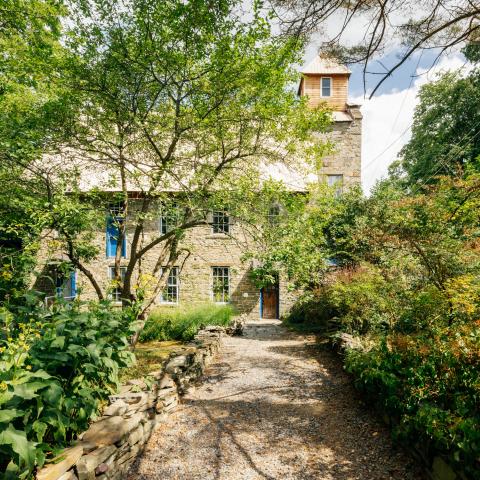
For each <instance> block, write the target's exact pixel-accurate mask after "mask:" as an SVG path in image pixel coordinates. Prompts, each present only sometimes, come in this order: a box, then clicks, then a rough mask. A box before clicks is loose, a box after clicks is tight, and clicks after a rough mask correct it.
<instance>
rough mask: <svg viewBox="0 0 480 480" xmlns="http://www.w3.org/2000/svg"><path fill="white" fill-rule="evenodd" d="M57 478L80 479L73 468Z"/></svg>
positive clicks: (60, 479)
mask: <svg viewBox="0 0 480 480" xmlns="http://www.w3.org/2000/svg"><path fill="white" fill-rule="evenodd" d="M57 480H78V477H77V476H76V475H75V472H74V471H73V470H69V471H68V472H67V473H64V474H63V475H62V476H61V477H58V479H57Z"/></svg>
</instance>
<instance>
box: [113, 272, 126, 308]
mask: <svg viewBox="0 0 480 480" xmlns="http://www.w3.org/2000/svg"><path fill="white" fill-rule="evenodd" d="M109 271H110V280H111V281H113V280H114V278H115V267H110V269H109ZM126 271H127V267H120V278H121V279H122V285H123V281H124V280H125V272H126ZM110 295H111V299H112V300H113V301H114V302H121V301H122V288H121V286H120V285H115V287H114V288H113V290H112V293H111V294H110Z"/></svg>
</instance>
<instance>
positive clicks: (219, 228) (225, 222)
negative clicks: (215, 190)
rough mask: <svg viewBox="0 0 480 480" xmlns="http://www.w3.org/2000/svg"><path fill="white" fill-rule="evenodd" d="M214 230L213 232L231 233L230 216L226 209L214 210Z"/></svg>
mask: <svg viewBox="0 0 480 480" xmlns="http://www.w3.org/2000/svg"><path fill="white" fill-rule="evenodd" d="M212 232H213V233H229V232H230V217H229V216H228V213H227V212H225V211H224V210H215V211H214V212H212Z"/></svg>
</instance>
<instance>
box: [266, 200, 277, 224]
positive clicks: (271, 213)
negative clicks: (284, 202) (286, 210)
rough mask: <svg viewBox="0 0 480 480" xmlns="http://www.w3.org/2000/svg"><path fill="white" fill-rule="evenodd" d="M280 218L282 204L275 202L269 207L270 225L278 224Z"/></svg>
mask: <svg viewBox="0 0 480 480" xmlns="http://www.w3.org/2000/svg"><path fill="white" fill-rule="evenodd" d="M279 219H280V206H279V205H276V204H273V205H271V206H270V208H269V209H268V223H269V224H270V225H272V226H273V225H278V221H279Z"/></svg>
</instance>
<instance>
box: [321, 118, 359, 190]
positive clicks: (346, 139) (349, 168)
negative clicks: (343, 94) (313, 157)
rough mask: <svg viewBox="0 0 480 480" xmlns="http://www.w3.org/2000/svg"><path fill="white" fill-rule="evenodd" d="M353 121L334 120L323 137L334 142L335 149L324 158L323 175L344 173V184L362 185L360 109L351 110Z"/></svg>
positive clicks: (346, 185)
mask: <svg viewBox="0 0 480 480" xmlns="http://www.w3.org/2000/svg"><path fill="white" fill-rule="evenodd" d="M350 115H351V116H352V121H342V122H334V123H333V125H332V126H331V127H330V132H328V133H327V134H323V135H322V138H323V139H327V140H330V141H331V142H333V144H334V151H333V153H332V154H331V155H328V156H326V157H325V158H324V160H323V166H322V168H321V170H320V176H322V175H325V176H326V175H339V174H341V175H343V181H344V186H345V187H349V186H352V185H360V183H361V154H362V118H361V114H360V112H359V111H358V110H356V109H355V110H353V109H352V111H351V112H350Z"/></svg>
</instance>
